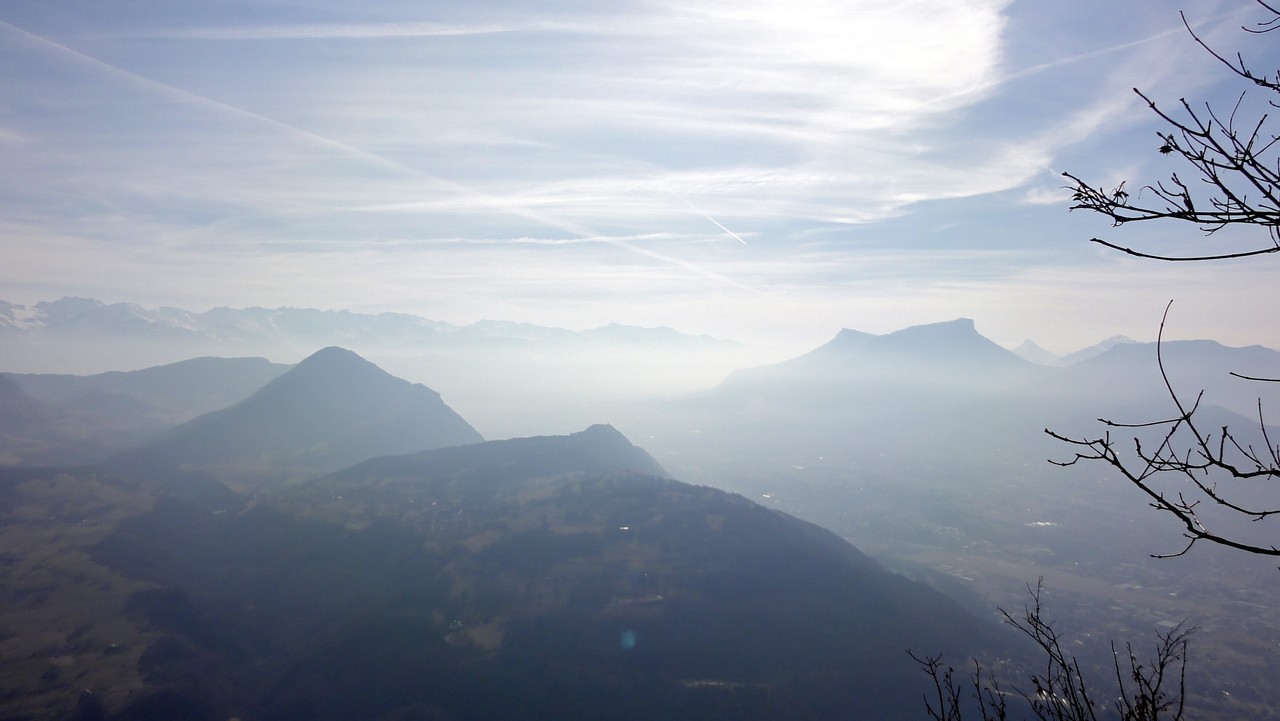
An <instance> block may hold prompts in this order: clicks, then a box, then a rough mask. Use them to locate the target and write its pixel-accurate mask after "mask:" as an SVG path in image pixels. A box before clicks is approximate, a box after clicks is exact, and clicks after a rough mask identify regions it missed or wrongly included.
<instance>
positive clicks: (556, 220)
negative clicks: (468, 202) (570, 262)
mask: <svg viewBox="0 0 1280 721" xmlns="http://www.w3.org/2000/svg"><path fill="white" fill-rule="evenodd" d="M0 27H3V28H8V29H9V30H10V31H12V32H15V33H18V34H19V35H21V36H23V37H25V38H27V39H29V40H31V41H34V42H36V43H38V44H40V45H43V46H45V47H48V48H52V49H54V50H56V51H58V52H62V53H66V54H68V55H71V56H73V57H75V58H78V59H79V60H82V61H84V62H86V63H88V64H90V65H91V66H93V67H95V68H97V69H99V70H102V71H104V72H106V73H108V74H110V75H114V76H116V77H119V78H122V79H124V80H126V81H129V82H132V83H137V84H139V85H141V86H143V87H146V88H149V89H151V90H154V91H156V92H159V93H161V94H162V95H168V96H170V97H175V98H177V99H180V100H182V101H185V102H189V103H193V104H195V105H197V106H206V107H212V108H216V109H218V110H221V111H223V112H226V113H230V114H232V115H235V116H239V117H242V118H248V119H250V120H254V121H257V122H261V123H265V124H267V125H270V126H272V127H274V128H277V129H279V130H283V131H285V132H287V133H290V134H293V135H295V136H297V137H301V138H304V139H306V140H308V141H310V142H312V143H316V144H318V145H321V146H323V147H327V148H330V149H333V150H337V151H340V152H343V153H348V154H351V155H355V156H358V157H360V158H363V159H365V160H366V161H369V162H371V163H373V164H375V165H379V166H382V167H383V168H386V169H389V170H394V171H397V172H400V173H403V174H407V175H411V176H413V177H416V178H419V179H421V180H426V181H428V182H431V183H434V184H437V185H440V186H444V187H445V188H448V189H450V190H453V191H455V192H457V193H459V194H461V195H469V196H471V197H472V198H475V199H477V200H479V201H481V203H483V204H485V205H489V206H492V207H494V208H496V209H499V210H502V211H504V212H507V213H511V214H512V215H516V216H519V217H522V218H526V219H528V220H532V221H534V222H536V223H540V224H542V225H546V226H548V227H551V228H555V229H557V230H562V231H564V232H566V233H569V234H571V235H576V236H578V237H579V238H583V239H586V240H597V241H599V242H603V243H608V244H610V245H613V246H615V247H618V248H622V249H624V250H628V251H630V252H632V253H635V254H637V255H641V256H644V257H646V258H651V259H653V260H657V261H660V262H663V263H667V264H669V265H673V266H676V267H678V268H683V269H685V270H687V271H689V272H691V273H694V274H696V275H701V276H703V277H704V278H709V279H711V280H714V281H716V282H717V283H723V284H725V285H730V286H733V287H735V288H738V289H740V290H745V291H748V292H751V293H759V292H760V291H758V290H757V289H755V288H752V287H750V286H747V285H744V284H743V283H740V282H738V281H736V280H733V279H731V278H728V277H726V276H724V275H721V274H719V273H716V272H713V271H710V270H707V269H705V268H703V267H701V266H698V265H696V264H694V263H691V262H689V261H686V260H682V259H680V258H675V257H672V256H669V255H665V254H662V253H658V252H655V251H652V250H648V249H646V248H642V247H639V246H637V245H633V244H631V243H628V242H626V241H624V240H619V239H616V238H609V237H608V236H605V235H603V234H600V233H597V232H595V231H593V230H592V229H590V228H588V227H586V226H583V225H580V224H578V223H574V222H572V221H570V220H566V219H564V218H560V217H557V216H554V215H550V214H547V213H540V212H537V211H534V210H530V209H529V208H525V207H522V206H519V205H516V204H514V203H511V202H510V201H507V200H503V199H501V198H498V197H495V196H491V195H488V194H487V193H483V192H480V191H478V190H476V189H475V188H471V187H468V186H466V185H463V184H462V183H458V182H456V181H453V180H448V179H447V178H441V177H439V176H435V175H432V174H431V173H427V172H425V171H423V170H420V169H418V168H415V167H413V166H411V165H406V164H404V163H401V162H399V161H397V160H393V159H391V158H387V157H384V156H382V155H378V154H377V153H373V152H370V151H368V150H364V149H361V148H357V147H355V146H352V145H348V144H346V143H343V142H341V141H338V140H334V139H332V138H328V137H325V136H323V135H318V134H316V133H313V132H311V131H309V130H304V129H302V128H298V127H295V126H293V125H289V124H288V123H285V122H282V121H279V120H276V119H274V118H270V117H267V116H265V115H260V114H258V113H255V112H253V111H251V110H245V109H244V108H239V107H236V106H234V105H229V104H227V103H224V102H222V101H219V100H214V99H212V98H208V97H205V96H203V95H199V94H196V93H193V92H191V91H189V90H183V89H182V88H177V87H174V86H172V85H166V84H165V83H162V82H160V81H158V80H152V79H151V78H148V77H146V76H144V75H139V74H138V73H135V72H133V71H131V70H126V69H124V68H121V67H119V66H117V65H112V64H111V63H108V62H106V61H105V60H99V59H98V58H95V57H93V56H92V55H88V54H86V53H83V52H80V51H79V50H76V49H74V48H71V47H68V46H66V45H63V44H61V43H58V42H56V41H53V40H50V39H48V38H46V37H42V36H40V35H37V34H35V33H33V32H30V31H28V30H24V29H22V28H20V27H18V26H16V25H12V24H10V23H7V22H5V21H3V20H0ZM672 195H675V193H672ZM676 197H677V198H680V196H678V195H677V196H676ZM680 200H682V201H684V203H685V204H686V205H689V207H690V208H693V209H694V210H695V211H697V212H698V213H700V214H701V215H703V216H706V217H707V220H710V221H711V222H712V223H715V224H716V226H718V227H719V228H720V229H721V230H723V231H724V232H726V233H728V234H729V235H731V236H733V237H734V238H737V240H738V242H740V243H742V244H744V245H745V244H746V241H745V240H743V239H742V238H739V237H738V236H737V235H735V234H734V233H733V232H731V231H730V230H729V229H728V228H725V227H724V226H723V225H720V224H719V223H716V221H715V220H714V219H712V218H711V217H710V216H707V215H706V213H702V211H700V210H698V209H697V208H694V207H693V205H690V204H689V202H688V201H685V200H684V199H683V198H680Z"/></svg>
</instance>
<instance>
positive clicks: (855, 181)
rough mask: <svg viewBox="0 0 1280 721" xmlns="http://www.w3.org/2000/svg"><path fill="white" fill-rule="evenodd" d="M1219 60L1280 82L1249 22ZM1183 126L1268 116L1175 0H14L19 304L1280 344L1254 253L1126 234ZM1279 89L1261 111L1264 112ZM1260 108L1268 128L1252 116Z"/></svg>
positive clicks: (783, 332)
mask: <svg viewBox="0 0 1280 721" xmlns="http://www.w3.org/2000/svg"><path fill="white" fill-rule="evenodd" d="M1187 13H1188V14H1187V19H1188V22H1190V23H1191V25H1192V26H1193V27H1194V28H1195V29H1196V31H1197V33H1199V34H1200V35H1201V36H1202V37H1203V38H1205V39H1206V41H1208V42H1209V43H1210V44H1212V45H1213V46H1214V47H1219V48H1223V49H1225V50H1227V51H1229V52H1234V51H1235V50H1237V49H1239V50H1240V51H1241V52H1243V53H1244V55H1245V57H1246V59H1256V61H1257V62H1256V64H1257V65H1258V66H1259V67H1260V68H1261V69H1262V70H1267V68H1268V67H1269V68H1270V69H1271V70H1272V71H1274V69H1275V68H1276V67H1277V65H1280V62H1277V59H1280V53H1277V52H1275V45H1274V42H1275V40H1274V37H1273V36H1270V35H1263V36H1249V35H1247V34H1245V33H1243V32H1241V30H1240V26H1241V25H1243V24H1249V23H1253V22H1256V21H1257V20H1259V19H1265V15H1264V14H1262V13H1261V12H1260V11H1259V10H1258V8H1257V6H1255V5H1254V4H1253V3H1252V2H1248V1H1247V0H1222V1H1221V2H1212V1H1210V0H1197V2H1196V3H1194V8H1187ZM1134 87H1139V88H1141V89H1142V90H1143V91H1144V92H1146V93H1147V94H1148V95H1149V96H1151V97H1153V98H1154V99H1156V100H1157V101H1158V102H1160V103H1161V104H1162V105H1163V106H1165V107H1170V108H1173V107H1175V106H1176V103H1177V101H1178V99H1180V98H1187V99H1188V100H1189V101H1192V102H1196V103H1200V102H1206V101H1207V102H1212V103H1215V104H1216V105H1217V106H1218V107H1230V106H1231V105H1232V104H1233V103H1234V101H1235V98H1236V97H1237V96H1238V95H1239V93H1240V92H1241V91H1243V90H1246V89H1247V88H1246V87H1242V85H1241V84H1240V82H1239V81H1238V80H1235V79H1234V78H1232V77H1230V76H1229V75H1228V74H1227V73H1226V72H1224V70H1223V68H1222V67H1221V66H1220V65H1218V64H1216V61H1214V60H1213V59H1212V58H1211V57H1209V56H1208V55H1207V54H1206V53H1205V52H1204V51H1203V50H1202V49H1200V48H1199V47H1197V46H1196V45H1195V44H1194V42H1193V41H1192V39H1191V37H1190V36H1189V35H1188V33H1187V30H1186V29H1185V28H1184V27H1183V25H1182V20H1181V19H1180V18H1179V15H1178V12H1177V7H1176V5H1175V4H1172V3H1168V2H1167V0H1131V1H1127V2H1124V3H1114V2H1112V0H1079V1H1078V2H1072V3H1062V2H1053V3H1047V2H1043V1H1042V0H843V1H839V2H833V1H828V0H793V1H792V2H788V3H776V2H766V1H763V0H761V1H756V0H733V1H732V2H730V1H729V0H682V1H681V2H662V1H654V2H649V1H647V0H635V1H630V0H628V1H623V2H611V3H599V2H579V1H578V0H564V1H557V2H537V3H535V2H518V1H511V0H505V1H499V0H469V1H468V2H452V1H440V2H428V3H422V2H396V1H394V0H391V1H383V0H369V1H367V2H362V3H350V2H330V1H328V0H309V1H308V2H297V1H296V0H290V1H277V0H266V1H265V2H253V3H240V2H219V1H209V2H199V3H196V2H172V1H171V0H170V1H167V2H159V1H154V2H153V1H150V0H122V1H119V2H111V3H102V2H88V1H87V0H69V1H67V2H58V3H49V2H45V1H43V0H40V1H27V0H0V244H2V245H0V248H2V253H3V258H4V261H3V263H0V299H3V300H6V301H9V302H13V303H23V304H32V303H35V302H38V301H41V300H52V299H56V298H59V297H62V296H64V295H74V296H82V297H92V298H98V299H101V300H104V301H107V302H133V303H139V304H141V305H144V306H147V307H158V306H177V307H182V308H186V309H190V310H196V311H200V310H205V309H208V308H211V307H215V306H230V307H249V306H264V307H278V306H293V307H315V308H323V309H342V308H345V309H350V310H353V311H361V312H382V311H393V312H402V313H414V314H418V315H422V316H424V317H427V318H431V319H434V320H440V321H447V322H450V323H457V324H463V323H469V322H472V321H475V320H480V319H501V320H517V321H527V322H532V323H538V324H542V325H555V326H563V327H569V328H589V327H595V326H599V325H604V324H607V323H611V322H618V323H624V324H632V325H642V326H668V327H672V328H675V329H677V330H681V331H684V332H689V333H699V334H709V335H713V336H717V337H721V338H727V339H735V340H739V341H743V342H747V343H752V344H759V345H764V346H769V347H776V348H778V349H779V350H780V351H781V352H783V353H784V354H785V353H788V352H792V351H795V352H802V351H804V350H807V349H809V348H811V347H814V346H816V345H818V344H821V343H822V342H825V341H826V340H827V339H829V338H830V337H832V336H833V335H834V334H835V333H836V332H837V331H838V330H839V329H840V328H843V327H848V328H855V329H858V330H862V331H867V332H875V333H884V332H890V331H893V330H896V329H899V328H902V327H906V326H909V325H914V324H920V323H930V322H936V321H943V320H950V319H953V318H957V317H969V318H973V319H975V321H976V325H977V328H978V330H979V331H980V332H982V333H983V334H984V335H986V336H987V337H989V338H991V339H992V340H995V341H996V342H998V343H1001V344H1002V345H1006V346H1007V347H1012V346H1015V345H1017V344H1018V343H1020V342H1021V341H1022V340H1023V339H1026V338H1031V339H1034V340H1035V341H1036V342H1038V343H1039V344H1040V345H1042V346H1044V347H1046V348H1048V349H1049V350H1051V351H1054V352H1058V353H1066V352H1070V351H1072V350H1076V349H1078V348H1081V347H1084V346H1087V345H1090V344H1093V343H1096V342H1098V341H1100V340H1102V339H1103V338H1106V337H1108V336H1111V335H1113V334H1125V335H1128V336H1130V337H1133V338H1136V339H1138V340H1151V339H1154V336H1155V333H1156V330H1157V328H1158V326H1159V323H1160V317H1161V313H1162V311H1163V310H1164V307H1165V305H1166V303H1168V302H1169V301H1170V300H1173V301H1174V305H1173V309H1172V311H1171V315H1170V321H1169V325H1168V331H1167V334H1168V336H1169V337H1175V338H1197V337H1201V338H1215V339H1218V340H1220V341H1222V342H1225V343H1228V344H1231V345H1248V344H1252V343H1261V344H1264V345H1269V346H1272V347H1280V327H1277V326H1276V324H1275V323H1274V313H1273V309H1274V307H1275V301H1276V299H1277V294H1278V293H1280V291H1277V290H1275V289H1276V288H1277V287H1280V286H1277V285H1276V284H1275V283H1274V282H1272V281H1270V276H1271V275H1272V274H1273V272H1274V271H1275V270H1276V264H1277V263H1278V262H1280V259H1275V258H1271V257H1264V258H1261V259H1253V260H1248V261H1236V262H1227V263H1218V264H1213V265H1203V264H1168V263H1157V262H1153V261H1144V260H1139V259H1134V258H1128V257H1125V256H1122V255H1120V254H1117V253H1115V252H1113V251H1108V250H1106V249H1104V248H1101V247H1099V246H1096V245H1093V244H1090V243H1089V242H1088V239H1089V238H1091V237H1104V238H1107V239H1109V240H1112V241H1117V242H1123V243H1127V244H1133V245H1136V246H1138V247H1142V248H1144V249H1148V250H1155V251H1160V250H1168V249H1183V250H1185V249H1193V248H1203V247H1207V246H1206V243H1209V242H1212V243H1213V244H1214V245H1213V247H1214V248H1215V249H1220V248H1234V247H1239V246H1237V245H1233V244H1238V243H1244V244H1248V243H1250V242H1251V241H1252V242H1256V241H1257V239H1258V236H1257V235H1256V234H1255V235H1252V236H1250V235H1247V234H1238V235H1232V234H1230V233H1223V234H1221V236H1215V238H1214V239H1213V240H1212V241H1206V240H1205V239H1204V238H1203V237H1202V236H1201V235H1200V234H1199V233H1198V232H1197V231H1196V230H1195V229H1193V228H1187V227H1180V226H1177V225H1172V226H1155V225H1148V227H1126V228H1121V229H1116V228H1111V227H1109V225H1108V224H1107V223H1106V222H1105V221H1104V220H1103V219H1100V218H1098V217H1096V216H1090V215H1089V214H1087V213H1084V212H1080V211H1077V212H1074V213H1071V212H1068V207H1069V205H1070V203H1069V193H1068V192H1067V191H1065V190H1064V189H1063V185H1064V180H1063V178H1062V177H1061V173H1062V172H1064V171H1070V172H1072V173H1074V174H1076V175H1079V176H1081V177H1084V178H1086V179H1087V180H1089V181H1091V182H1092V183H1093V184H1095V185H1102V186H1107V187H1110V186H1112V185H1115V184H1116V183H1118V182H1120V181H1121V180H1126V179H1128V180H1129V183H1130V184H1129V187H1130V188H1133V187H1138V186H1140V185H1141V184H1142V183H1145V182H1152V181H1155V180H1158V179H1161V178H1163V177H1166V176H1167V175H1168V173H1170V172H1174V171H1178V170H1181V168H1179V167H1178V166H1176V165H1175V164H1173V161H1172V160H1171V159H1170V158H1168V157H1165V156H1161V155H1160V154H1159V153H1157V152H1156V149H1157V148H1158V146H1159V142H1158V140H1157V139H1156V135H1155V133H1156V132H1157V131H1158V130H1161V129H1162V127H1163V126H1162V125H1161V124H1160V122H1159V120H1158V119H1157V118H1155V117H1154V115H1153V114H1152V113H1151V112H1150V111H1149V110H1148V109H1147V108H1146V107H1145V105H1144V104H1143V102H1142V101H1141V99H1139V98H1138V97H1136V96H1135V95H1134V94H1133V92H1132V90H1131V88H1134ZM1256 98H1257V94H1256V93H1254V94H1251V95H1250V96H1249V97H1248V99H1247V101H1248V102H1252V101H1253V100H1255V99H1256ZM1249 107H1252V106H1246V110H1247V109H1248V108H1249Z"/></svg>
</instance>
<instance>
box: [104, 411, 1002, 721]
mask: <svg viewBox="0 0 1280 721" xmlns="http://www.w3.org/2000/svg"><path fill="white" fill-rule="evenodd" d="M92 557H93V559H94V561H95V563H96V564H98V565H100V566H102V567H105V568H107V569H110V571H111V572H112V573H114V574H119V575H120V576H121V577H123V578H127V579H130V583H133V584H135V586H136V587H138V589H139V590H136V591H132V592H130V593H129V594H128V595H127V597H125V598H124V599H122V605H123V608H124V609H125V613H126V614H127V617H128V618H129V619H130V620H131V621H132V622H133V623H135V624H137V629H138V631H137V634H138V635H135V636H133V637H131V638H129V639H127V640H125V639H123V638H122V639H120V641H118V642H117V643H118V644H119V645H120V646H124V645H130V646H134V651H135V652H138V666H137V668H138V671H139V672H140V675H141V679H142V682H143V685H142V687H141V688H140V689H138V690H135V691H134V692H133V693H132V694H130V695H128V696H127V700H126V702H125V703H124V705H123V706H122V707H121V708H120V710H119V715H118V717H119V718H129V719H139V718H157V719H158V718H162V717H174V716H173V715H174V714H186V717H190V718H209V719H214V718H219V719H224V718H230V717H232V716H236V717H239V718H242V719H284V720H288V719H335V720H336V719H350V718H370V719H419V718H421V719H477V720H478V719H493V718H502V719H517V720H518V719H529V720H531V721H532V720H533V719H547V718H583V719H590V718H600V719H604V718H610V719H616V718H631V719H664V720H666V719H722V718H723V719H729V718H733V719H777V718H794V719H819V718H833V717H843V718H871V717H874V718H880V719H894V718H904V719H905V718H913V717H914V716H916V715H918V714H917V712H918V704H919V693H918V691H919V682H920V681H921V680H922V679H920V678H918V676H919V674H918V671H916V670H915V668H914V667H913V666H911V664H910V662H909V659H907V657H906V655H905V654H904V653H903V650H904V649H905V648H907V647H918V648H930V649H934V648H938V649H942V648H949V649H954V650H956V651H958V652H962V651H966V650H973V649H975V648H976V647H978V646H979V645H981V643H982V642H983V641H984V640H986V639H987V638H988V637H989V632H990V630H991V629H990V628H989V627H988V626H987V625H986V624H985V623H983V622H979V621H978V620H976V619H975V618H973V617H972V616H970V615H968V614H967V613H966V612H964V611H962V610H960V609H959V608H958V607H956V606H955V605H954V604H952V603H951V602H950V601H949V600H947V599H946V598H944V597H943V596H941V595H940V594H937V593H936V592H934V591H932V590H931V589H929V588H926V587H924V586H921V585H918V584H915V583H913V582H910V581H907V580H905V579H903V578H901V577H899V576H896V575H894V574H891V573H888V572H886V571H885V570H883V569H882V568H881V567H880V566H878V565H877V564H876V563H875V562H873V561H871V560H870V559H868V558H867V557H866V556H864V555H863V554H861V553H860V552H858V551H857V550H856V549H854V548H853V547H852V546H850V545H849V544H848V543H846V542H844V541H843V540H842V539H840V538H838V537H837V536H835V535H834V534H831V533H829V532H827V531H825V530H822V529H820V528H818V527H817V526H813V525H811V524H808V523H805V522H802V521H799V520H797V519H795V518H792V517H790V516H787V515H785V514H782V513H779V512H777V511H773V510H769V509H766V508H763V507H761V506H759V505H757V504H755V503H752V502H750V501H748V500H746V499H745V498H742V497H741V496H736V495H732V494H728V493H725V492H722V491H718V490H714V489H710V488H705V487H697V486H690V485H687V484H683V483H680V482H677V481H674V480H671V479H669V478H666V477H664V475H663V472H662V469H661V467H660V466H658V464H657V463H655V462H654V461H653V459H652V458H650V457H649V456H648V454H646V453H644V451H642V450H640V449H638V448H636V447H635V446H633V445H632V444H631V443H630V442H628V441H627V440H626V439H625V438H624V437H623V436H622V435H621V434H620V433H618V432H617V431H616V430H614V429H613V428H611V427H609V426H593V427H591V428H589V429H587V430H585V431H583V432H581V433H576V434H573V435H570V436H549V437H540V438H523V439H513V440H509V441H494V442H489V443H479V444H472V445H468V446H460V447H453V448H445V449H439V450H435V451H428V452H423V453H417V454H412V455H407V456H395V457H387V458H378V459H372V460H370V461H367V462H364V463H361V464H358V465H356V466H353V467H351V468H349V469H346V470H344V471H340V472H338V473H334V474H331V475H329V476H326V477H323V478H320V479H317V480H315V481H312V482H308V483H303V484H299V485H296V486H293V487H291V488H289V489H285V490H282V491H280V492H278V493H275V494H269V495H267V496H264V497H262V498H260V499H259V500H257V501H256V502H253V503H251V504H248V505H247V506H245V507H243V508H242V509H240V510H234V509H233V510H227V509H225V508H211V507H205V506H202V505H201V504H200V503H196V502H189V501H177V500H172V499H162V500H160V501H159V502H157V503H156V504H155V506H154V508H152V510H150V511H148V512H145V513H142V514H141V515H135V516H133V517H131V518H128V519H126V520H124V521H123V522H121V523H119V524H118V525H117V526H116V527H115V530H113V531H112V532H110V533H109V534H108V535H107V536H105V537H104V538H103V539H102V540H101V541H100V542H98V543H97V544H96V545H95V546H94V548H93V551H92ZM139 645H140V646H141V648H137V646H139ZM102 693H103V697H104V698H106V697H107V695H106V690H105V689H104V690H102ZM111 710H114V709H111Z"/></svg>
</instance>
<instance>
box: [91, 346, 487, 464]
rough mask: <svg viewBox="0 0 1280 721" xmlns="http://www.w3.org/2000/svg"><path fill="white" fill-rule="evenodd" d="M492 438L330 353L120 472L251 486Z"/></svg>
mask: <svg viewBox="0 0 1280 721" xmlns="http://www.w3.org/2000/svg"><path fill="white" fill-rule="evenodd" d="M481 440H483V439H482V438H481V437H480V435H479V434H478V433H476V431H475V429H473V428H472V427H471V426H470V425H468V424H467V422H466V421H464V420H463V419H462V418H461V417H460V416H458V414H457V413H455V412H454V411H453V410H452V409H451V408H449V406H447V405H445V403H444V402H443V401H442V400H441V398H440V395H439V394H438V393H436V392H435V391H433V390H431V389H430V388H427V387H426V386H423V385H421V384H413V383H409V382H408V381H405V380H401V379H399V378H396V377H395V376H392V375H391V374H389V373H387V372H386V371H383V370H382V369H380V368H378V367H377V366H375V365H374V364H372V363H370V362H368V361H366V360H364V359H363V358H361V357H360V356H358V355H356V354H355V353H352V352H351V351H348V350H345V349H342V348H336V347H331V348H325V349H323V350H320V351H317V352H316V353H315V354H314V355H312V356H310V357H308V358H307V359H305V360H303V361H302V362H301V363H299V364H298V365H296V366H294V367H293V368H292V369H290V370H289V371H288V372H286V373H284V374H283V375H281V376H279V377H278V378H276V379H275V380H273V381H271V382H270V383H268V384H267V385H266V386H264V387H263V388H261V389H260V390H259V391H257V392H256V393H254V394H253V395H251V396H250V397H249V398H247V399H245V400H243V401H241V402H240V403H237V404H235V405H233V406H231V407H229V408H226V409H223V410H220V411H215V412H213V413H209V414H206V415H203V416H200V417H199V418H196V419H194V420H192V421H189V422H188V423H185V424H183V425H181V426H179V427H177V428H174V429H172V430H171V431H168V432H166V433H163V434H161V435H160V436H159V437H157V438H155V439H154V440H152V441H149V442H147V443H145V444H143V445H142V446H140V447H138V448H136V449H134V450H131V451H128V452H126V453H123V454H121V455H119V456H117V457H116V458H115V459H113V460H112V462H111V463H112V465H114V466H118V467H123V468H128V469H132V470H134V471H135V472H141V471H143V470H146V471H148V472H152V471H153V470H154V469H156V468H165V467H183V468H196V469H202V470H204V471H207V472H209V473H212V474H213V475H214V476H215V477H218V478H222V479H225V480H227V481H229V482H233V483H235V484H238V485H240V486H241V487H252V486H254V485H260V484H262V483H273V482H280V481H287V480H301V479H303V478H306V477H311V476H315V475H319V474H320V473H324V472H327V471H331V470H334V469H337V468H341V467H343V466H346V465H350V464H352V463H355V462H357V461H361V460H364V459H366V458H371V457H374V456H380V455H387V454H393V453H405V452H410V451H418V450H425V449H430V448H440V447H443V446H450V445H458V444H463V443H476V442H479V441H481Z"/></svg>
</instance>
